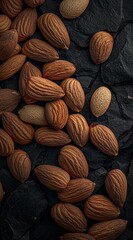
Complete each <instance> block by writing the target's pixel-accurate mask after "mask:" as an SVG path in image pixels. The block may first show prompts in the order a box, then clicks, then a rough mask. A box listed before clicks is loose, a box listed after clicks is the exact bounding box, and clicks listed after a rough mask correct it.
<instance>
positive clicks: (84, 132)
mask: <svg viewBox="0 0 133 240" xmlns="http://www.w3.org/2000/svg"><path fill="white" fill-rule="evenodd" d="M66 128H67V131H68V134H69V135H70V137H71V139H72V140H73V142H74V143H76V145H78V146H79V147H83V146H85V145H86V143H87V142H88V139H89V125H88V123H87V121H86V119H85V118H84V117H83V116H82V115H81V114H72V115H70V116H69V118H68V122H67V125H66Z"/></svg>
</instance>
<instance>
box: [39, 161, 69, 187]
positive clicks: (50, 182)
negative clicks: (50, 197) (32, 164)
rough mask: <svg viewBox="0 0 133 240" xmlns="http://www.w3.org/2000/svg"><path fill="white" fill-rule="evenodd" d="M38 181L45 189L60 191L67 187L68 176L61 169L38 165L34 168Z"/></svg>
mask: <svg viewBox="0 0 133 240" xmlns="http://www.w3.org/2000/svg"><path fill="white" fill-rule="evenodd" d="M34 171H35V174H36V176H37V178H38V180H39V181H40V182H41V183H42V184H43V185H44V186H46V187H47V188H49V189H51V190H55V191H60V190H62V189H64V188H66V187H67V185H68V183H69V181H70V176H69V174H68V173H67V172H66V171H64V170H63V169H61V168H59V167H56V166H52V165H40V166H38V167H36V168H35V170H34Z"/></svg>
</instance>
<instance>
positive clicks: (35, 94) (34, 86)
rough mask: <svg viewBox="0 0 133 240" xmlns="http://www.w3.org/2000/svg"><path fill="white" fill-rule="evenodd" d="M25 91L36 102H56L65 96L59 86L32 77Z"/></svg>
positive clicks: (46, 80) (43, 79)
mask: <svg viewBox="0 0 133 240" xmlns="http://www.w3.org/2000/svg"><path fill="white" fill-rule="evenodd" d="M25 90H26V93H27V95H28V96H29V97H30V98H32V99H35V100H36V101H54V100H57V99H59V98H62V97H63V96H64V92H63V90H62V88H61V87H60V86H59V85H57V84H56V83H54V82H52V81H50V80H48V79H46V78H41V77H31V78H30V79H29V81H28V84H27V88H26V89H25Z"/></svg>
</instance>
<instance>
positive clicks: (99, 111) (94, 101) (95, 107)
mask: <svg viewBox="0 0 133 240" xmlns="http://www.w3.org/2000/svg"><path fill="white" fill-rule="evenodd" d="M111 98H112V96H111V91H110V90H109V89H108V88H107V87H99V88H97V89H96V90H95V92H94V93H93V95H92V97H91V101H90V108H91V112H92V113H93V115H94V116H95V117H100V116H102V115H103V114H104V113H105V112H106V111H107V110H108V108H109V105H110V103H111Z"/></svg>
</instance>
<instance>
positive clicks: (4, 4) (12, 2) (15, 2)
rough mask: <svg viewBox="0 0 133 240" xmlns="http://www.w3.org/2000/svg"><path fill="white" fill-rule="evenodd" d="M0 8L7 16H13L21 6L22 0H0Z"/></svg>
mask: <svg viewBox="0 0 133 240" xmlns="http://www.w3.org/2000/svg"><path fill="white" fill-rule="evenodd" d="M0 8H1V10H2V12H3V13H5V14H6V15H7V16H8V17H9V18H14V17H16V16H17V15H18V13H19V12H21V10H22V8H23V0H1V1H0Z"/></svg>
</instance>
